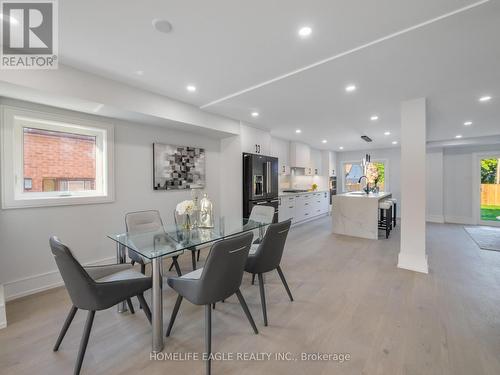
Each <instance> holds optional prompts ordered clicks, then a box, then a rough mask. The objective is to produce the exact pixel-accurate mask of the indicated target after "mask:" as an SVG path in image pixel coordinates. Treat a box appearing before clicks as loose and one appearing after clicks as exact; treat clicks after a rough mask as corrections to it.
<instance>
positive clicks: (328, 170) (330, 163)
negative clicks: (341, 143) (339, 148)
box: [321, 151, 337, 177]
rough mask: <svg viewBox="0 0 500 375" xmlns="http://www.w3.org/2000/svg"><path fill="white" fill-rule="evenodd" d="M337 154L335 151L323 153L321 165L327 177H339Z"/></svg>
mask: <svg viewBox="0 0 500 375" xmlns="http://www.w3.org/2000/svg"><path fill="white" fill-rule="evenodd" d="M336 163H337V154H336V153H335V152H333V151H322V153H321V165H322V167H323V170H322V173H323V174H324V175H325V176H328V177H333V176H336V175H337V172H336V169H337V166H336Z"/></svg>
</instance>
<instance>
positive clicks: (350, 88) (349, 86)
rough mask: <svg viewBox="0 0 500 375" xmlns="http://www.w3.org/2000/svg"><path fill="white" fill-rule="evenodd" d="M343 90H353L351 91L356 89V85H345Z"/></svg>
mask: <svg viewBox="0 0 500 375" xmlns="http://www.w3.org/2000/svg"><path fill="white" fill-rule="evenodd" d="M345 91H347V92H353V91H356V85H347V86H346V87H345Z"/></svg>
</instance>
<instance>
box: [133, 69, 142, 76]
mask: <svg viewBox="0 0 500 375" xmlns="http://www.w3.org/2000/svg"><path fill="white" fill-rule="evenodd" d="M135 74H137V75H138V76H143V75H144V70H136V71H135Z"/></svg>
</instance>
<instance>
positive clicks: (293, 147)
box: [290, 142, 311, 168]
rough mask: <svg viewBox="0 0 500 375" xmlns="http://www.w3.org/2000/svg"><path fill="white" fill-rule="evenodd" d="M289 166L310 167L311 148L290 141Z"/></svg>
mask: <svg viewBox="0 0 500 375" xmlns="http://www.w3.org/2000/svg"><path fill="white" fill-rule="evenodd" d="M290 166H291V167H296V168H310V167H311V150H310V148H309V146H308V145H306V144H305V143H300V142H290Z"/></svg>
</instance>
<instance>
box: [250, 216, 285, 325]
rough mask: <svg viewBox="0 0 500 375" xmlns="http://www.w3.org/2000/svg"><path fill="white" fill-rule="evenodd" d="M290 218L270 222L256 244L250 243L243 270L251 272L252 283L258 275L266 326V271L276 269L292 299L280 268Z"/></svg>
mask: <svg viewBox="0 0 500 375" xmlns="http://www.w3.org/2000/svg"><path fill="white" fill-rule="evenodd" d="M291 222H292V221H291V219H288V220H286V221H282V222H281V223H276V224H271V225H269V227H268V228H267V231H266V235H265V236H264V238H263V239H262V242H261V243H260V244H258V245H252V249H251V250H250V254H249V255H248V259H247V262H246V265H245V271H247V272H250V273H251V274H252V284H253V282H254V279H255V275H258V276H259V288H260V300H261V303H262V314H263V316H264V325H265V326H267V309H266V295H265V291H264V277H263V276H262V275H263V274H264V273H266V272H270V271H273V270H276V271H278V275H279V277H280V279H281V281H282V282H283V285H284V286H285V289H286V292H287V293H288V297H290V301H293V297H292V293H291V292H290V288H288V284H287V282H286V279H285V275H284V274H283V271H282V270H281V267H280V263H281V257H282V256H283V250H284V248H285V242H286V238H287V236H288V231H289V230H290V225H291Z"/></svg>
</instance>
